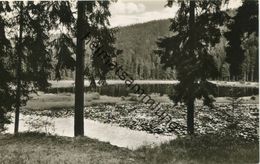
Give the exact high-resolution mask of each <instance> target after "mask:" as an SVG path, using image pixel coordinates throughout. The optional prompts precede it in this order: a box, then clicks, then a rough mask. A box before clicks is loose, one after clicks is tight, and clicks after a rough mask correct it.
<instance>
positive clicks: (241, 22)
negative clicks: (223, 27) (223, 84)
mask: <svg viewBox="0 0 260 164" xmlns="http://www.w3.org/2000/svg"><path fill="white" fill-rule="evenodd" d="M228 28H229V29H230V31H228V32H226V33H225V36H226V38H227V40H228V42H229V46H228V47H227V49H226V51H227V62H228V63H230V73H231V76H232V77H233V79H234V80H239V79H242V63H243V61H244V59H245V50H244V49H243V48H242V46H241V44H242V42H243V41H242V37H243V36H244V34H245V33H248V34H247V35H248V36H249V35H250V34H251V33H253V32H255V33H256V35H257V37H258V1H257V0H244V1H243V4H242V6H241V7H239V8H238V10H237V14H236V15H235V16H234V18H233V19H231V21H230V22H229V25H228Z"/></svg>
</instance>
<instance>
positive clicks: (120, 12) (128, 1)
mask: <svg viewBox="0 0 260 164" xmlns="http://www.w3.org/2000/svg"><path fill="white" fill-rule="evenodd" d="M166 2H167V1H166V0H118V1H117V2H112V3H111V5H110V11H111V14H112V16H111V18H110V24H111V27H116V26H127V25H131V24H137V23H143V22H148V21H152V20H158V19H167V18H173V17H174V16H175V14H176V12H177V11H178V5H173V7H171V8H169V7H165V4H166ZM241 4H242V2H241V0H230V2H229V4H228V6H226V7H227V8H237V7H239V6H241Z"/></svg>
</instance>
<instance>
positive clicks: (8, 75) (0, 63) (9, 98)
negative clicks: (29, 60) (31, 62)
mask: <svg viewBox="0 0 260 164" xmlns="http://www.w3.org/2000/svg"><path fill="white" fill-rule="evenodd" d="M9 12H11V7H10V5H9V3H8V2H0V75H1V78H0V132H2V131H4V130H5V124H8V123H11V121H10V118H9V117H8V116H7V115H6V114H7V112H10V111H12V109H13V107H14V103H15V94H14V92H13V90H12V88H11V84H12V81H13V75H12V72H11V70H12V69H11V68H12V64H11V63H10V62H11V60H12V58H11V56H12V54H13V52H12V46H11V41H10V39H9V38H7V37H6V27H7V26H10V24H9V23H8V21H7V20H6V19H5V18H4V17H3V16H2V14H3V13H4V14H6V13H9Z"/></svg>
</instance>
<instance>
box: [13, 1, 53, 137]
mask: <svg viewBox="0 0 260 164" xmlns="http://www.w3.org/2000/svg"><path fill="white" fill-rule="evenodd" d="M47 4H48V2H39V3H37V2H26V3H25V2H22V1H21V2H14V3H13V5H12V7H13V15H14V17H15V18H16V19H14V21H13V22H12V26H13V27H14V28H13V29H16V28H15V27H17V26H18V29H19V30H18V36H16V33H17V31H15V30H13V31H12V34H10V35H12V36H15V37H14V43H15V52H14V55H13V57H14V61H15V62H14V63H13V64H14V66H15V67H16V70H15V81H16V82H15V86H16V104H15V126H14V133H15V134H17V133H18V129H19V114H20V108H21V106H24V105H25V104H26V102H27V101H28V100H29V94H30V93H31V92H35V91H37V90H38V89H40V90H44V89H45V88H46V87H48V86H49V84H48V82H47V79H48V76H49V71H48V70H49V69H51V64H50V63H51V60H50V53H49V50H48V43H47V40H48V37H47V32H48V29H49V17H48V15H49V13H48V10H46V8H47V7H48V6H47Z"/></svg>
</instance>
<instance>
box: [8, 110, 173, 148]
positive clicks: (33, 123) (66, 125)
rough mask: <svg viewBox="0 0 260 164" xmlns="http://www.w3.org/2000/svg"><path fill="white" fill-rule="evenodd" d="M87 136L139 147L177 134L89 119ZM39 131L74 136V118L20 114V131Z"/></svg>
mask: <svg viewBox="0 0 260 164" xmlns="http://www.w3.org/2000/svg"><path fill="white" fill-rule="evenodd" d="M84 125H85V126H84V127H85V129H84V131H85V136H87V137H89V138H93V139H98V140H99V141H104V142H109V143H110V144H111V145H116V146H119V147H125V148H129V149H137V148H139V147H141V146H147V145H150V146H157V145H160V144H161V143H165V142H168V141H170V140H173V139H175V138H176V136H175V135H171V136H165V135H158V134H149V133H147V132H144V131H137V130H131V129H129V128H124V127H119V126H116V125H110V124H104V123H100V122H98V121H93V120H89V119H85V120H84ZM13 129H14V124H10V125H8V126H7V131H6V132H7V133H13ZM26 131H39V132H45V133H46V132H47V133H50V134H52V135H59V136H68V137H73V136H74V119H73V117H66V118H50V117H47V116H36V115H22V114H21V115H20V125H19V132H26Z"/></svg>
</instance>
